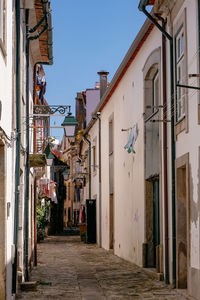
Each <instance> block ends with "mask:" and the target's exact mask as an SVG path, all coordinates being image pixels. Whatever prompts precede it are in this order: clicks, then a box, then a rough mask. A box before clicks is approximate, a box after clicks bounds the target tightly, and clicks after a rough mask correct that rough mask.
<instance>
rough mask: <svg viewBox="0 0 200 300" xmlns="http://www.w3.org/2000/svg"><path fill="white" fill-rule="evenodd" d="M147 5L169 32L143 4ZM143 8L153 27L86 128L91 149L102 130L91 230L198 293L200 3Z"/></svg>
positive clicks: (121, 68) (133, 47)
mask: <svg viewBox="0 0 200 300" xmlns="http://www.w3.org/2000/svg"><path fill="white" fill-rule="evenodd" d="M150 4H151V5H152V4H154V10H155V12H156V13H159V15H162V17H163V21H164V20H166V21H167V24H166V29H164V27H163V26H164V25H163V24H162V19H160V20H158V18H157V16H156V15H154V14H153V12H152V13H151V14H149V13H148V11H147V10H146V5H150ZM140 9H141V10H143V11H144V12H146V13H147V15H148V17H149V18H151V16H152V18H153V19H154V20H155V25H153V24H152V23H151V21H150V20H147V21H146V22H145V23H144V25H143V26H142V28H141V30H140V32H139V33H138V35H137V37H136V38H135V40H134V42H133V44H132V45H131V47H130V49H129V51H128V52H127V54H126V56H125V58H124V60H123V61H122V63H121V65H120V66H119V68H118V70H117V72H116V74H115V75H114V77H113V79H112V81H111V83H110V85H109V87H108V89H107V90H106V92H105V94H104V95H103V96H102V97H101V101H100V103H99V105H98V106H97V108H96V109H95V111H94V113H93V115H94V117H96V121H95V120H93V121H92V122H91V123H90V124H89V125H88V128H87V129H86V132H85V133H87V134H88V137H89V138H90V141H91V145H92V144H95V147H96V146H97V149H98V143H99V140H98V137H99V134H100V136H101V147H100V152H101V156H100V157H101V161H99V156H98V155H97V166H99V170H100V175H101V178H100V179H98V180H97V182H99V184H97V182H96V181H95V172H94V174H93V175H92V179H91V182H92V197H96V199H98V200H97V201H98V202H99V204H98V205H97V208H100V211H99V212H97V224H100V226H101V228H100V229H99V227H98V230H97V237H98V241H101V243H99V244H101V245H102V247H103V248H105V249H112V248H113V249H114V253H115V254H117V255H119V256H120V257H123V258H124V259H127V260H129V261H131V262H134V263H136V264H138V265H140V266H142V267H145V268H155V269H154V272H155V275H156V273H157V277H158V278H162V277H163V275H164V278H165V281H166V282H169V283H170V284H172V285H173V286H174V287H175V286H176V287H177V288H187V290H188V293H189V294H190V295H192V296H194V297H195V298H196V299H200V291H199V284H198V282H199V269H200V251H199V247H200V245H199V234H200V232H199V213H200V211H199V205H198V202H199V194H200V192H199V180H200V178H199V161H200V155H199V142H198V139H197V138H196V137H197V136H198V134H199V93H198V91H197V90H195V89H192V88H191V86H196V87H198V86H199V80H198V74H199V35H198V32H199V31H198V30H199V28H200V25H199V23H200V22H199V15H198V12H199V2H198V1H196V0H194V1H189V0H185V1H170V2H169V1H156V0H155V1H148V0H144V1H140ZM157 23H159V25H160V27H159V26H157ZM157 27H159V28H157ZM162 27H163V29H162ZM159 29H161V30H162V31H164V30H166V31H165V36H166V39H164V37H163V36H162V32H161V31H160V30H159ZM168 39H169V40H170V41H171V45H172V44H173V46H174V47H173V48H174V49H173V55H172V56H171V57H172V59H173V64H174V66H173V69H172V68H170V62H171V60H170V42H169V41H168ZM189 74H197V76H196V75H189ZM195 76H196V77H195ZM171 79H173V85H172V86H171V85H170V82H171ZM176 84H182V85H186V86H187V85H188V86H190V88H187V87H179V86H177V85H176ZM171 87H172V88H171ZM173 89H174V91H173ZM172 92H173V93H172ZM99 112H100V113H101V115H100V116H99ZM97 113H98V115H97ZM172 116H173V117H174V119H173V117H172ZM99 117H100V120H101V121H100V122H101V127H100V129H99V126H98V123H99V121H98V119H99ZM173 122H174V124H173ZM136 128H137V130H136ZM99 130H100V132H99ZM131 135H132V136H131ZM173 135H174V137H173ZM133 136H135V137H137V139H136V141H135V143H134V146H133V149H132V148H131V143H129V142H130V141H133ZM128 138H130V140H129V141H128ZM95 141H97V144H96V142H95ZM127 144H128V145H127ZM125 145H127V149H125V148H126V147H125V148H124V146H125ZM127 150H129V151H127ZM133 150H134V151H133ZM174 150H175V151H174ZM174 154H175V156H174ZM95 159H96V158H95ZM92 164H93V162H91V167H92ZM99 170H98V175H97V176H99ZM99 195H100V197H99ZM99 199H100V201H99ZM99 218H100V219H99ZM98 226H99V225H98ZM99 235H100V236H99Z"/></svg>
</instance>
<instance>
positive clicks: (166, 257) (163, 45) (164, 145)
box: [156, 15, 169, 284]
mask: <svg viewBox="0 0 200 300" xmlns="http://www.w3.org/2000/svg"><path fill="white" fill-rule="evenodd" d="M156 17H157V18H158V19H159V20H160V21H162V27H163V28H164V30H165V27H166V21H165V20H164V19H163V18H162V17H160V16H159V15H156ZM166 66H167V65H166V37H165V36H164V34H163V35H162V68H163V77H162V86H163V119H164V120H166V119H167V89H166V82H167V80H166V73H167V72H166ZM163 158H164V159H163V160H164V166H163V168H164V208H165V219H164V222H165V283H166V284H169V229H168V221H169V216H168V170H167V123H166V122H164V123H163Z"/></svg>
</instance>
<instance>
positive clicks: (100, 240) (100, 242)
mask: <svg viewBox="0 0 200 300" xmlns="http://www.w3.org/2000/svg"><path fill="white" fill-rule="evenodd" d="M98 120H99V247H101V244H102V238H101V119H100V117H98Z"/></svg>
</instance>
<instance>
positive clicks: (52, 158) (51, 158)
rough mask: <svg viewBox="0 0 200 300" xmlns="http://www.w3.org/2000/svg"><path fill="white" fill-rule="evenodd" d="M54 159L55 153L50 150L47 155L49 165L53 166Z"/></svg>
mask: <svg viewBox="0 0 200 300" xmlns="http://www.w3.org/2000/svg"><path fill="white" fill-rule="evenodd" d="M53 160H54V155H53V154H52V153H51V152H50V153H49V154H48V156H47V157H46V161H47V166H52V164H53Z"/></svg>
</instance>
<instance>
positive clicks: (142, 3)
mask: <svg viewBox="0 0 200 300" xmlns="http://www.w3.org/2000/svg"><path fill="white" fill-rule="evenodd" d="M146 4H147V0H141V1H140V4H139V6H138V8H139V10H140V11H142V12H143V13H144V14H145V15H146V16H147V18H148V19H149V20H150V21H151V22H152V23H153V24H154V25H155V26H156V27H157V28H158V29H159V30H160V31H161V33H162V34H163V35H164V36H165V37H166V38H167V39H168V40H169V44H170V87H171V91H170V94H171V177H172V178H171V189H172V192H171V197H172V261H173V264H172V270H173V272H172V278H173V279H172V280H173V288H175V287H176V215H175V137H174V122H175V119H174V112H173V107H174V66H173V38H172V36H171V35H169V34H168V32H167V31H166V30H165V29H164V28H163V27H162V26H161V25H160V24H159V23H158V22H157V21H156V20H155V19H154V18H153V17H152V15H151V14H150V13H149V12H148V11H147V10H146Z"/></svg>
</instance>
